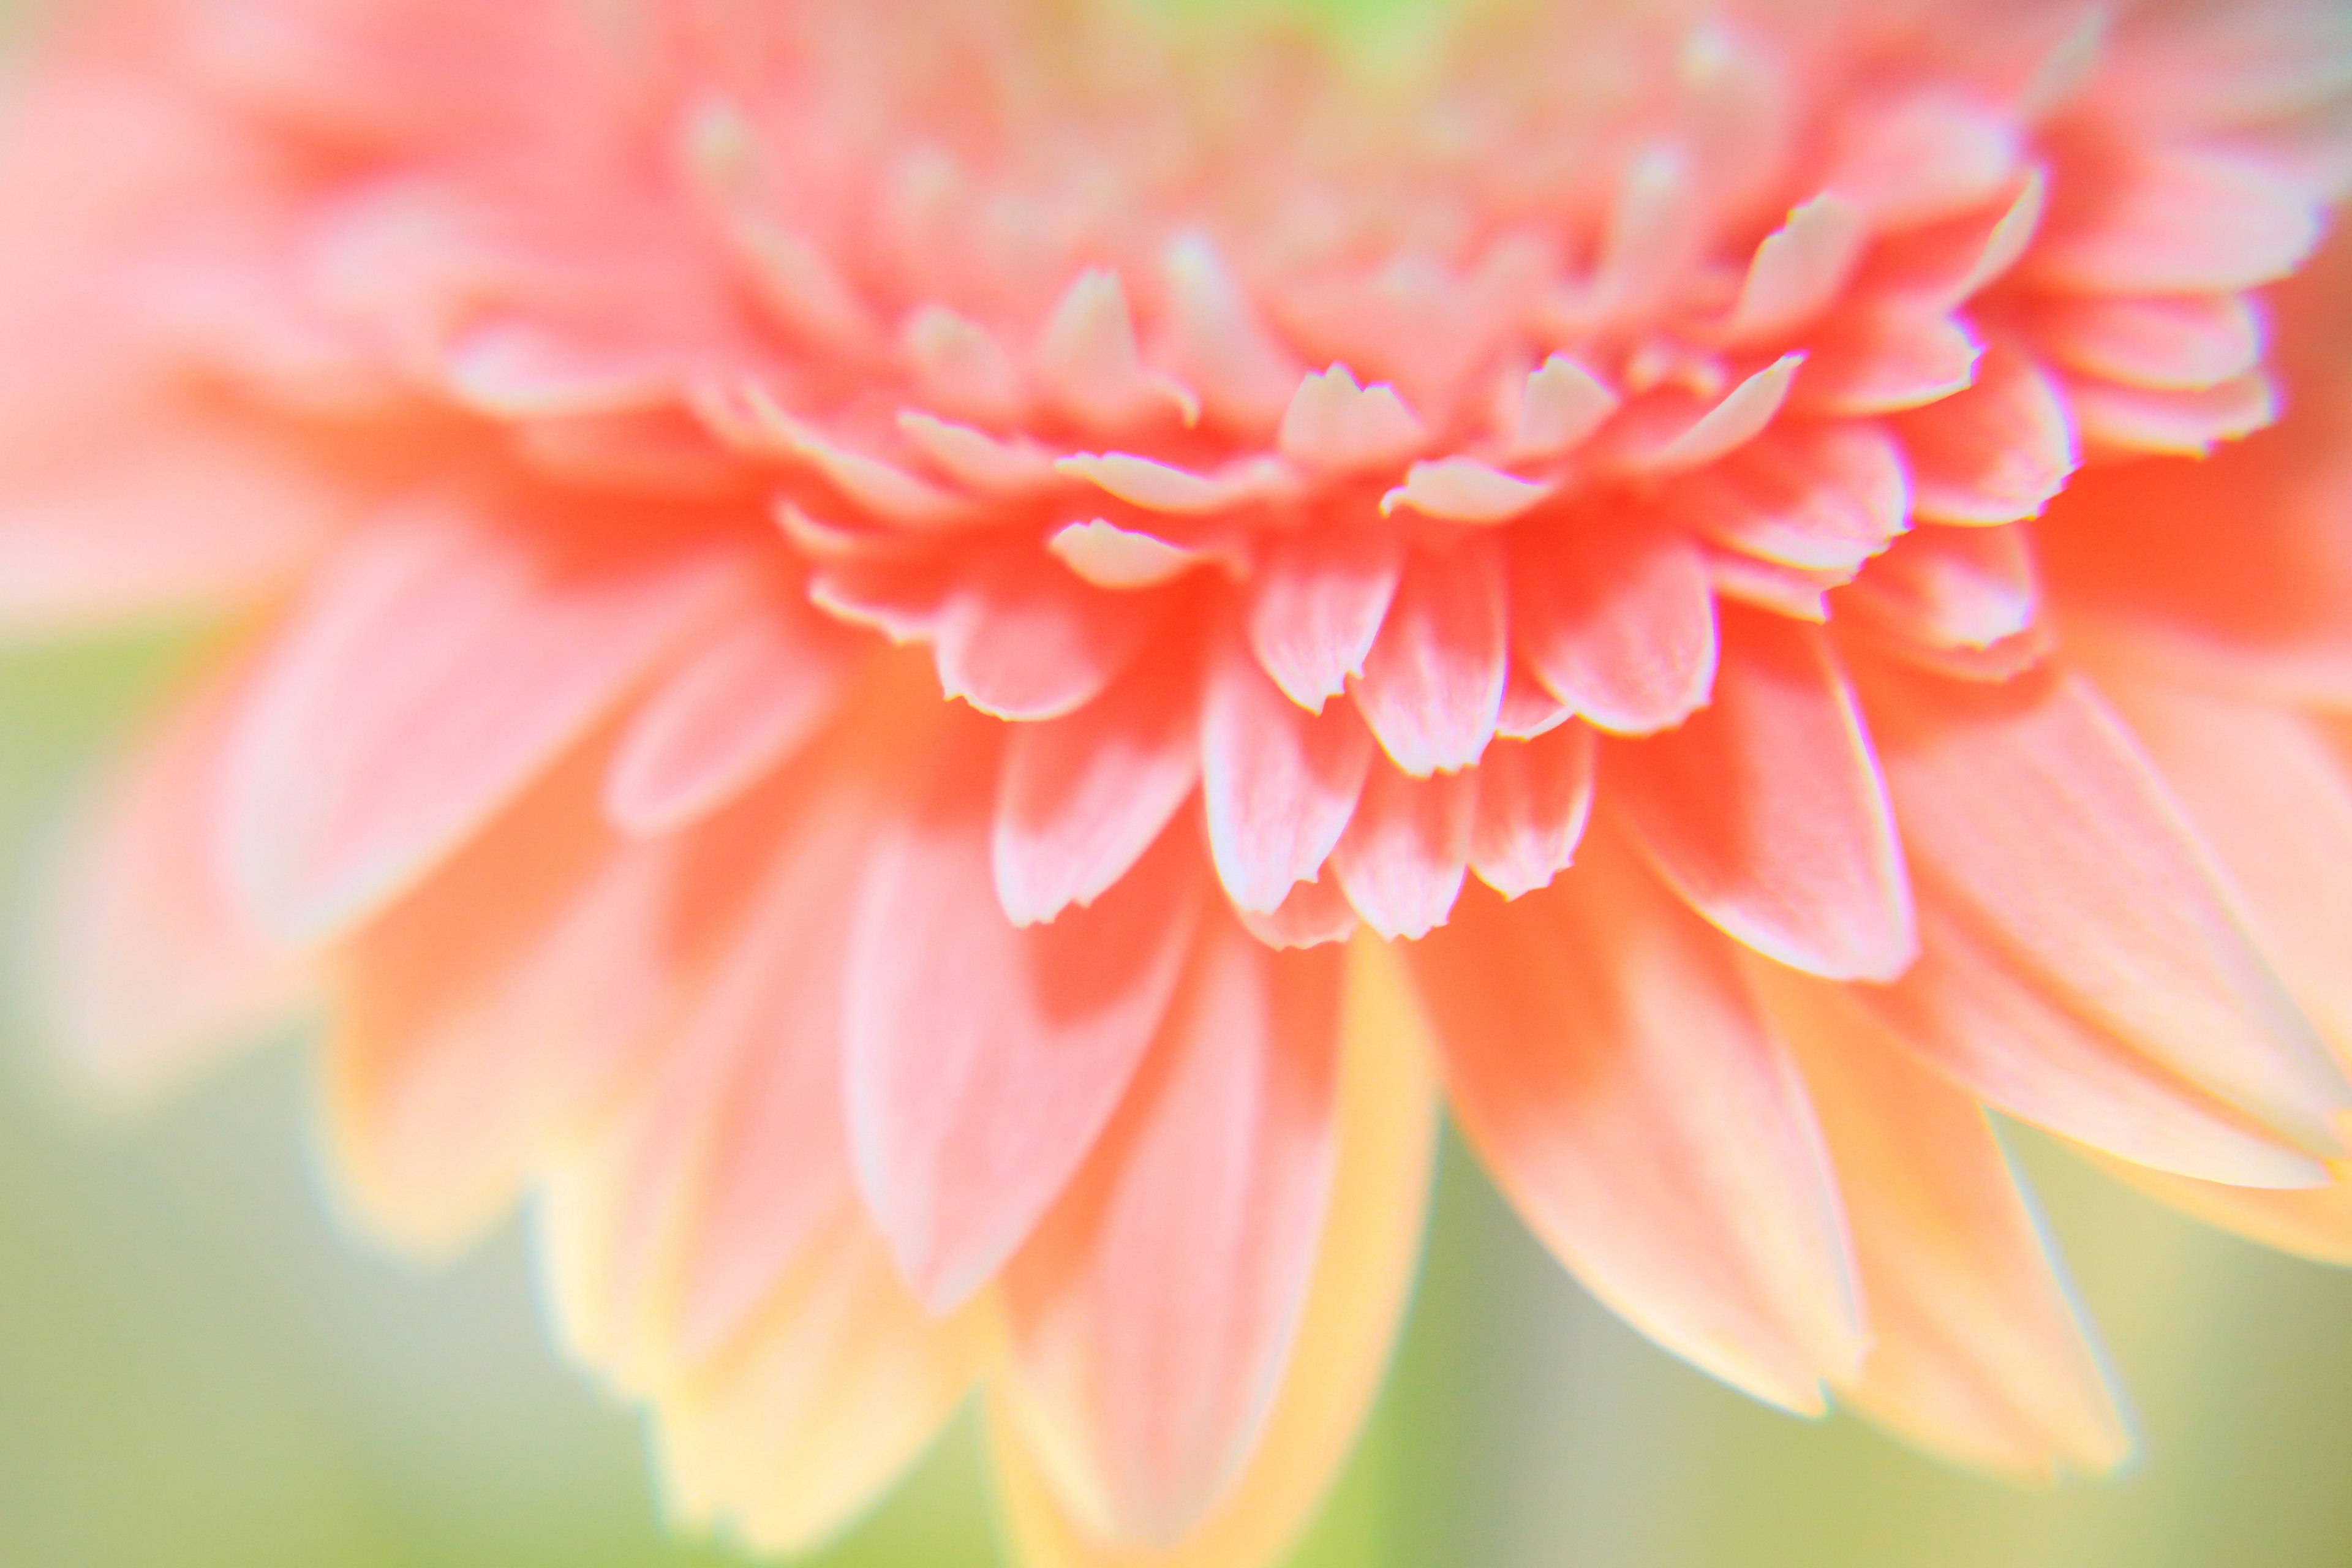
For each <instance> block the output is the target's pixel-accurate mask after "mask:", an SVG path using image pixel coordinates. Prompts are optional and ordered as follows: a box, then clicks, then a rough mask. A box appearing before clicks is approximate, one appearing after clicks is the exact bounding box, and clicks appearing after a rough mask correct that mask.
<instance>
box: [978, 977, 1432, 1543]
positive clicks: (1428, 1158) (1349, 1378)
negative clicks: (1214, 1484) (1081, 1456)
mask: <svg viewBox="0 0 2352 1568" xmlns="http://www.w3.org/2000/svg"><path fill="white" fill-rule="evenodd" d="M1348 968H1349V973H1348V985H1347V993H1346V998H1345V1001H1344V1003H1343V1005H1342V1008H1341V1022H1340V1030H1341V1051H1340V1068H1339V1097H1338V1106H1339V1109H1338V1115H1337V1118H1336V1121H1337V1144H1338V1161H1337V1165H1336V1168H1335V1170H1334V1172H1333V1174H1332V1179H1331V1198H1330V1202H1329V1205H1328V1215H1329V1217H1328V1221H1327V1222H1326V1223H1325V1225H1324V1226H1323V1231H1322V1236H1321V1238H1320V1240H1319V1242H1318V1248H1317V1252H1316V1257H1315V1264H1314V1273H1313V1275H1312V1277H1311V1278H1310V1279H1309V1280H1308V1283H1307V1303H1306V1309H1305V1311H1304V1312H1303V1314H1302V1315H1301V1319H1300V1324H1299V1329H1298V1331H1297V1337H1296V1342H1295V1346H1294V1348H1293V1350H1292V1351H1291V1353H1290V1355H1289V1358H1288V1361H1287V1363H1286V1364H1285V1366H1284V1368H1283V1371H1282V1374H1281V1382H1280V1383H1279V1384H1278V1385H1277V1387H1276V1391H1275V1395H1274V1404H1273V1407H1272V1410H1271V1412H1270V1413H1269V1415H1267V1417H1266V1420H1265V1436H1264V1437H1263V1438H1262V1439H1261V1440H1260V1442H1259V1443H1258V1446H1257V1448H1256V1451H1255V1455H1254V1456H1253V1457H1252V1458H1251V1459H1250V1461H1249V1464H1248V1467H1247V1468H1246V1469H1244V1471H1243V1472H1242V1474H1241V1476H1240V1478H1239V1479H1238V1481H1237V1483H1236V1484H1235V1486H1234V1489H1233V1491H1232V1493H1231V1495H1230V1496H1229V1497H1228V1498H1227V1499H1226V1500H1225V1501H1224V1502H1223V1505H1222V1506H1220V1507H1219V1508H1218V1509H1217V1510H1216V1511H1215V1512H1214V1513H1213V1514H1211V1515H1210V1516H1209V1517H1208V1518H1207V1519H1205V1520H1203V1521H1202V1522H1201V1524H1200V1526H1199V1527H1198V1528H1197V1529H1196V1530H1195V1531H1193V1532H1192V1535H1191V1536H1190V1537H1189V1538H1188V1539H1187V1540H1186V1541H1184V1542H1182V1543H1181V1544H1180V1545H1177V1546H1173V1547H1171V1548H1170V1549H1168V1550H1165V1551H1154V1550H1150V1549H1149V1548H1143V1547H1114V1546H1108V1545H1105V1544H1103V1543H1101V1542H1098V1541H1097V1540H1095V1539H1094V1538H1093V1537H1091V1536H1090V1535H1089V1534H1088V1533H1087V1531H1085V1530H1083V1529H1082V1528H1081V1527H1080V1526H1079V1525H1077V1524H1076V1523H1075V1522H1073V1521H1071V1519H1070V1518H1069V1517H1068V1516H1067V1515H1066V1514H1065V1513H1064V1512H1063V1511H1062V1510H1061V1508H1060V1507H1059V1506H1058V1505H1057V1504H1056V1502H1055V1497H1054V1493H1053V1491H1052V1489H1050V1488H1048V1487H1047V1486H1046V1484H1045V1479H1044V1477H1043V1475H1042V1474H1041V1472H1040V1469H1039V1467H1038V1465H1037V1463H1036V1461H1035V1460H1034V1458H1032V1457H1031V1456H1030V1455H1029V1453H1028V1452H1027V1449H1026V1446H1025V1445H1024V1442H1023V1440H1022V1437H1021V1435H1020V1433H1019V1432H1018V1430H1017V1429H1016V1428H1015V1426H1014V1425H1013V1422H1011V1421H1010V1420H1007V1419H1005V1418H1004V1417H1003V1415H999V1417H998V1419H997V1420H996V1421H995V1422H993V1423H992V1426H993V1428H994V1436H995V1444H994V1447H995V1450H996V1454H997V1459H998V1467H997V1468H998V1474H999V1479H1000V1482H1001V1484H1002V1485H1003V1497H1004V1504H1005V1509H1006V1511H1007V1514H1008V1516H1009V1521H1010V1526H1011V1532H1012V1535H1013V1541H1014V1542H1015V1543H1016V1545H1017V1548H1018V1551H1019V1552H1020V1557H1021V1561H1022V1562H1024V1563H1028V1564H1030V1565H1031V1568H1253V1565H1257V1564H1265V1563H1275V1562H1277V1561H1279V1560H1280V1558H1281V1555H1282V1553H1283V1552H1284V1551H1285V1550H1286V1548H1287V1547H1288V1546H1289V1545H1290V1543H1291V1542H1293V1541H1294V1540H1295V1539H1296V1538H1297V1535H1298V1534H1299V1532H1300V1531H1303V1530H1304V1529H1305V1528H1306V1527H1307V1523H1308V1521H1310V1520H1311V1519H1312V1518H1313V1517H1314V1514H1315V1511H1316V1509H1317V1506H1318V1504H1319V1503H1320V1502H1321V1500H1322V1499H1323V1495H1324V1492H1325V1490H1326V1489H1328V1486H1329V1485H1330V1482H1331V1479H1332V1477H1333V1476H1334V1475H1335V1474H1336V1473H1337V1472H1338V1470H1339V1465H1340V1462H1341V1461H1342V1460H1343V1459H1344V1458H1346V1457H1347V1454H1348V1451H1349V1446H1350V1445H1351V1444H1352V1443H1353V1441H1354V1439H1355V1436H1356V1432H1357V1430H1358V1428H1359V1427H1360V1426H1361V1425H1362V1423H1363V1419H1364V1415H1365V1414H1366V1412H1367V1411H1368V1410H1369V1409H1370V1405H1371V1402H1372V1396H1373V1394H1374V1393H1375V1391H1377V1389H1378V1388H1379V1387H1380V1384H1381V1369H1382V1368H1383V1367H1384V1366H1385V1365H1386V1363H1387V1362H1388V1358H1389V1352H1390V1348H1391V1345H1392V1344H1393V1343H1394V1341H1395V1336H1396V1331H1397V1328H1398V1326H1399V1324H1400V1322H1401V1321H1402V1318H1403V1314H1404V1308H1405V1302H1406V1300H1407V1298H1408V1296H1409V1295H1410V1292H1411V1287H1412V1278H1413V1274H1414V1264H1415V1262H1416V1260H1417V1258H1418V1257H1419V1254H1420V1239H1421V1229H1422V1219H1423V1214H1424V1213H1425V1212H1426V1209H1427V1205H1428V1201H1429V1185H1430V1176H1431V1173H1432V1165H1433V1154H1434V1152H1435V1140H1434V1138H1433V1133H1434V1131H1435V1129H1436V1117H1435V1110H1436V1092H1435V1085H1434V1084H1433V1081H1432V1078H1431V1072H1430V1065H1429V1057H1430V1051H1429V1046H1428V1041H1427V1038H1426V1029H1425V1026H1423V1023H1422V1021H1421V1016H1420V1010H1419V1008H1418V1006H1417V1005H1416V1004H1415V1001H1414V998H1413V996H1412V991H1411V989H1410V987H1409V986H1408V985H1407V984H1406V983H1405V980H1404V977H1403V975H1402V973H1399V969H1400V965H1399V963H1398V960H1397V957H1396V954H1395V952H1394V950H1392V949H1391V948H1388V947H1384V946H1382V945H1381V944H1379V943H1377V942H1365V941H1360V942H1357V943H1356V944H1355V945H1354V946H1353V947H1352V948H1351V949H1350V950H1349V953H1348Z"/></svg>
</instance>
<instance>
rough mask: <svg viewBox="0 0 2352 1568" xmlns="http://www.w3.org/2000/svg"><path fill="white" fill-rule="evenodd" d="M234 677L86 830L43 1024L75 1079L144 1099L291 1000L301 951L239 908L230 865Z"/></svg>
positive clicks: (264, 1032) (203, 695)
mask: <svg viewBox="0 0 2352 1568" xmlns="http://www.w3.org/2000/svg"><path fill="white" fill-rule="evenodd" d="M235 693H236V679H235V677H234V676H226V677H222V678H218V679H216V680H215V682H214V683H213V684H212V685H211V686H209V687H208V688H207V689H205V690H203V691H201V692H199V693H198V694H196V695H195V696H194V697H193V698H191V699H186V700H184V702H183V705H182V707H181V710H180V711H179V712H178V713H177V714H175V715H174V716H173V718H172V720H171V721H170V722H169V723H168V724H167V725H165V726H164V727H163V730H162V731H160V732H159V733H157V734H156V735H154V736H153V737H152V739H150V740H149V741H148V742H147V743H146V744H145V745H144V746H143V747H142V750H141V751H140V752H139V753H138V754H137V755H135V756H134V757H132V758H131V759H130V762H129V764H128V765H127V766H126V767H124V768H123V769H122V770H121V773H120V774H119V775H118V776H117V777H116V779H114V780H113V781H112V782H111V784H110V786H109V787H108V789H107V791H106V792H105V794H104V795H103V796H102V797H101V799H100V802H99V805H98V809H97V810H96V812H95V813H94V814H93V816H92V817H91V819H90V820H89V822H88V823H87V824H86V825H85V826H82V827H81V829H80V830H79V832H77V834H76V835H75V838H76V842H75V843H74V844H73V846H72V847H71V850H72V852H71V854H70V856H69V858H68V861H67V865H66V871H65V883H64V886H63V888H62V889H60V893H61V896H60V897H59V898H58V900H57V904H56V917H55V919H54V921H51V922H49V923H48V925H47V935H46V937H45V939H44V942H43V946H44V948H45V949H46V952H45V954H44V960H45V961H44V962H43V963H41V964H40V966H39V969H38V972H37V973H39V975H40V976H41V977H42V981H43V984H42V985H41V987H40V989H39V991H38V993H37V995H38V998H39V1000H40V1001H42V1002H43V1004H44V1006H43V1014H44V1022H45V1023H46V1024H47V1026H48V1027H47V1030H46V1031H45V1032H46V1033H47V1034H48V1035H50V1036H52V1037H54V1038H55V1039H56V1040H57V1042H58V1045H59V1046H60V1047H62V1049H63V1051H64V1053H65V1055H66V1058H67V1064H68V1068H70V1070H71V1071H72V1073H73V1074H74V1077H75V1081H76V1083H77V1085H78V1086H87V1087H88V1088H89V1089H92V1090H94V1091H95V1092H96V1093H98V1094H99V1095H100V1096H102V1097H103V1098H105V1099H106V1100H109V1101H121V1102H126V1103H131V1104H138V1103H141V1102H143V1101H146V1100H152V1098H154V1097H155V1096H157V1095H159V1094H161V1093H163V1091H165V1090H167V1089H170V1088H172V1087H173V1086H174V1085H176V1084H178V1083H180V1082H182V1081H184V1079H187V1078H188V1077H189V1076H191V1075H192V1074H194V1072H195V1071H196V1070H197V1069H198V1068H201V1067H203V1066H205V1065H207V1064H209V1063H211V1062H212V1061H214V1060H215V1059H217V1058H220V1057H222V1056H225V1055H226V1054H227V1053H228V1052H230V1051H232V1050H235V1049H236V1048H237V1047H243V1046H247V1045H251V1044H256V1043H258V1042H259V1041H260V1040H262V1039H264V1038H266V1037H267V1036H268V1028H269V1026H271V1025H273V1024H276V1023H278V1021H280V1020H281V1019H284V1018H286V1017H288V1016H291V1015H293V1014H294V1013H295V1012H296V1011H297V1010H298V1008H299V1003H300V1001H301V999H302V997H303V995H304V993H305V990H306V984H305V979H304V976H303V975H302V974H301V973H299V966H298V965H297V964H295V963H293V962H292V961H291V960H289V958H288V957H287V955H285V954H284V953H281V952H278V951H276V950H275V949H273V948H272V947H271V945H270V944H269V943H268V942H266V941H265V940H264V939H263V938H262V936H261V934H260V933H259V932H258V931H255V930H254V929H253V926H252V923H251V921H248V920H247V918H246V916H245V913H244V911H243V910H239V909H238V908H237V906H236V900H235V897H234V895H233V894H232V892H231V890H230V889H229V888H228V886H227V883H226V878H225V876H224V874H223V868H222V866H221V864H220V856H219V853H218V850H219V836H220V819H219V815H218V809H217V806H218V801H219V797H220V770H221V763H222V753H223V749H224V746H225V744H226V739H227V728H228V716H229V714H230V712H231V711H232V710H233V709H234V706H235V704H236V695H235Z"/></svg>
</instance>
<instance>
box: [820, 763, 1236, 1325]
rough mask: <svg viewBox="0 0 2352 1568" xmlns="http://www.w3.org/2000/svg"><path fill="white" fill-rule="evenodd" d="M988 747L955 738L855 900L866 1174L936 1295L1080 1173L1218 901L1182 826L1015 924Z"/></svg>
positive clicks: (1012, 1243) (861, 1171)
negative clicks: (994, 813) (1073, 897)
mask: <svg viewBox="0 0 2352 1568" xmlns="http://www.w3.org/2000/svg"><path fill="white" fill-rule="evenodd" d="M973 752H974V748H973V747H972V746H971V745H969V744H958V745H953V746H950V747H949V748H948V751H947V752H946V753H945V754H944V755H943V757H942V758H941V760H940V762H939V763H938V764H937V765H936V771H935V777H934V779H933V782H932V784H931V785H930V793H929V799H927V800H926V801H924V802H922V803H920V804H919V805H913V806H909V807H905V808H902V809H901V811H900V813H899V815H898V816H896V817H895V818H894V819H893V820H891V821H889V822H888V823H887V824H886V825H885V826H884V828H883V830H882V832H881V833H880V835H879V836H878V839H877V844H876V846H875V848H874V850H873V852H872V854H871V855H870V857H869V858H868V860H867V862H866V874H865V877H864V879H863V882H862V884H861V886H860V888H859V889H858V894H857V899H856V906H855V908H854V910H853V911H852V913H851V916H850V947H849V960H848V964H849V968H848V974H849V980H848V1003H847V1013H846V1020H845V1026H844V1028H845V1039H846V1042H847V1046H846V1048H847V1052H848V1063H849V1068H848V1088H847V1093H848V1104H849V1126H850V1136H851V1147H852V1149H853V1151H854V1153H855V1158H856V1169H857V1177H858V1185H859V1188H860V1190H861V1191H863V1193H864V1194H865V1196H866V1206H867V1208H868V1209H869V1210H871V1211H872V1213H873V1215H874V1216H875V1220H876V1223H877V1225H879V1226H880V1227H881V1229H882V1232H883V1234H884V1236H885V1237H887V1239H888V1241H889V1243H890V1250H891V1252H892V1254H893V1256H895V1257H896V1258H898V1267H899V1270H900V1272H902V1273H903V1274H904V1275H905V1276H906V1278H907V1279H908V1283H909V1284H910V1285H912V1286H913V1288H914V1289H915V1292H916V1294H917V1295H918V1296H919V1297H920V1298H921V1299H922V1300H923V1301H924V1302H925V1303H926V1304H927V1305H929V1307H930V1308H931V1309H932V1310H935V1311H943V1310H946V1309H948V1308H950V1307H951V1306H953V1305H955V1304H956V1303H957V1302H959V1301H961V1300H963V1299H964V1298H965V1297H966V1296H968V1295H970V1294H971V1292H972V1291H973V1290H974V1289H977V1288H978V1287H979V1286H980V1285H981V1284H982V1282H983V1281H984V1280H986V1279H988V1277H989V1276H990V1275H992V1274H993V1273H994V1272H995V1271H996V1269H997V1268H998V1266H999V1265H1001V1264H1002V1263H1003V1261H1004V1259H1005V1258H1008V1257H1010V1256H1011V1255H1012V1253H1013V1249H1014V1248H1016V1247H1019V1246H1020V1245H1021V1243H1022V1241H1023V1239H1024V1237H1027V1235H1028V1234H1029V1232H1030V1230H1031V1229H1032V1227H1034V1226H1035V1224H1036V1223H1037V1220H1038V1218H1039V1216H1040V1215H1043V1214H1044V1213H1045V1210H1046V1208H1047V1206H1048V1205H1051V1204H1052V1203H1053V1201H1054V1199H1055V1196H1056V1195H1057V1194H1059V1193H1060V1192H1061V1190H1062V1188H1063V1187H1064V1185H1065V1184H1067V1182H1068V1181H1069V1178H1070V1177H1071V1175H1072V1174H1073V1173H1076V1170H1077V1167H1078V1164H1079V1163H1080V1162H1081V1161H1082V1160H1083V1159H1084V1158H1085V1157H1086V1152H1087V1149H1088V1148H1090V1147H1091V1146H1092V1145H1093V1143H1094V1141H1095V1138H1096V1136H1097V1134H1098V1133H1099V1132H1100V1131H1101V1130H1102V1128H1103V1125H1104V1123H1105V1122H1106V1121H1108V1120H1109V1118H1110V1114H1111V1112H1112V1110H1114V1109H1116V1108H1117V1106H1118V1101H1119V1097H1120V1096H1121V1095H1122V1094H1124V1093H1125V1092H1126V1089H1127V1084H1128V1080H1129V1078H1130V1077H1132V1076H1133V1074H1134V1071H1135V1068H1136V1064H1137V1063H1138V1062H1139V1061H1140V1060H1141V1059H1142V1057H1143V1051H1144V1047H1146V1046H1147V1045H1148V1044H1150V1040H1151V1037H1152V1035H1153V1033H1154V1031H1156V1030H1157V1029H1158V1028H1159V1027H1160V1019H1161V1017H1162V1016H1163V1015H1164V1014H1165V1013H1166V1011H1167V1008H1168V1002H1169V998H1170V996H1171V994H1173V992H1174V989H1175V985H1176V977H1177V972H1178V970H1179V968H1180V967H1181V963H1182V960H1183V954H1184V951H1185V949H1186V947H1187V946H1188V945H1189V943H1190V941H1191V936H1192V928H1193V925H1194V923H1195V921H1197V919H1198V916H1199V911H1200V909H1201V902H1200V897H1199V892H1200V889H1198V887H1197V885H1196V884H1195V882H1194V880H1193V878H1192V872H1191V861H1190V854H1191V850H1190V847H1189V846H1186V845H1182V844H1181V843H1180V842H1178V841H1176V840H1174V839H1172V838H1171V840H1169V841H1168V842H1167V844H1166V845H1165V847H1163V849H1162V851H1161V852H1160V854H1159V855H1158V856H1155V857H1148V858H1146V861H1145V863H1144V864H1143V865H1140V866H1138V867H1137V868H1135V869H1134V870H1133V871H1131V872H1129V874H1128V876H1127V877H1126V878H1124V879H1122V880H1121V881H1120V882H1119V884H1118V886H1117V887H1115V888H1113V889H1111V890H1110V892H1108V894H1106V895H1105V896H1104V897H1103V898H1101V899H1100V900H1097V902H1096V903H1095V904H1094V906H1093V907H1092V908H1090V909H1086V910H1070V911H1068V912H1067V913H1066V914H1065V915H1063V917H1062V918H1061V919H1060V920H1057V921H1055V922H1054V923H1053V924H1052V925H1049V926H1039V927H1033V928H1031V929H1029V930H1026V931H1023V930H1020V929H1018V928H1016V927H1014V926H1013V923H1012V922H1011V921H1008V920H1006V919H1005V918H1004V915H1003V911H1002V910H1000V909H999V908H998V907H997V902H996V889H995V884H994V879H993V876H992V872H991V870H990V855H989V842H988V841H989V825H988V817H987V815H986V809H985V799H984V796H982V795H979V793H978V792H976V791H975V790H974V789H973V787H972V780H971V772H972V770H973V769H975V768H982V767H985V766H986V759H985V753H984V752H982V753H981V754H980V755H977V756H976V755H974V754H973ZM982 776H985V775H984V774H983V775H982ZM909 975H919V976H921V977H922V983H921V984H908V976H909Z"/></svg>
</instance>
